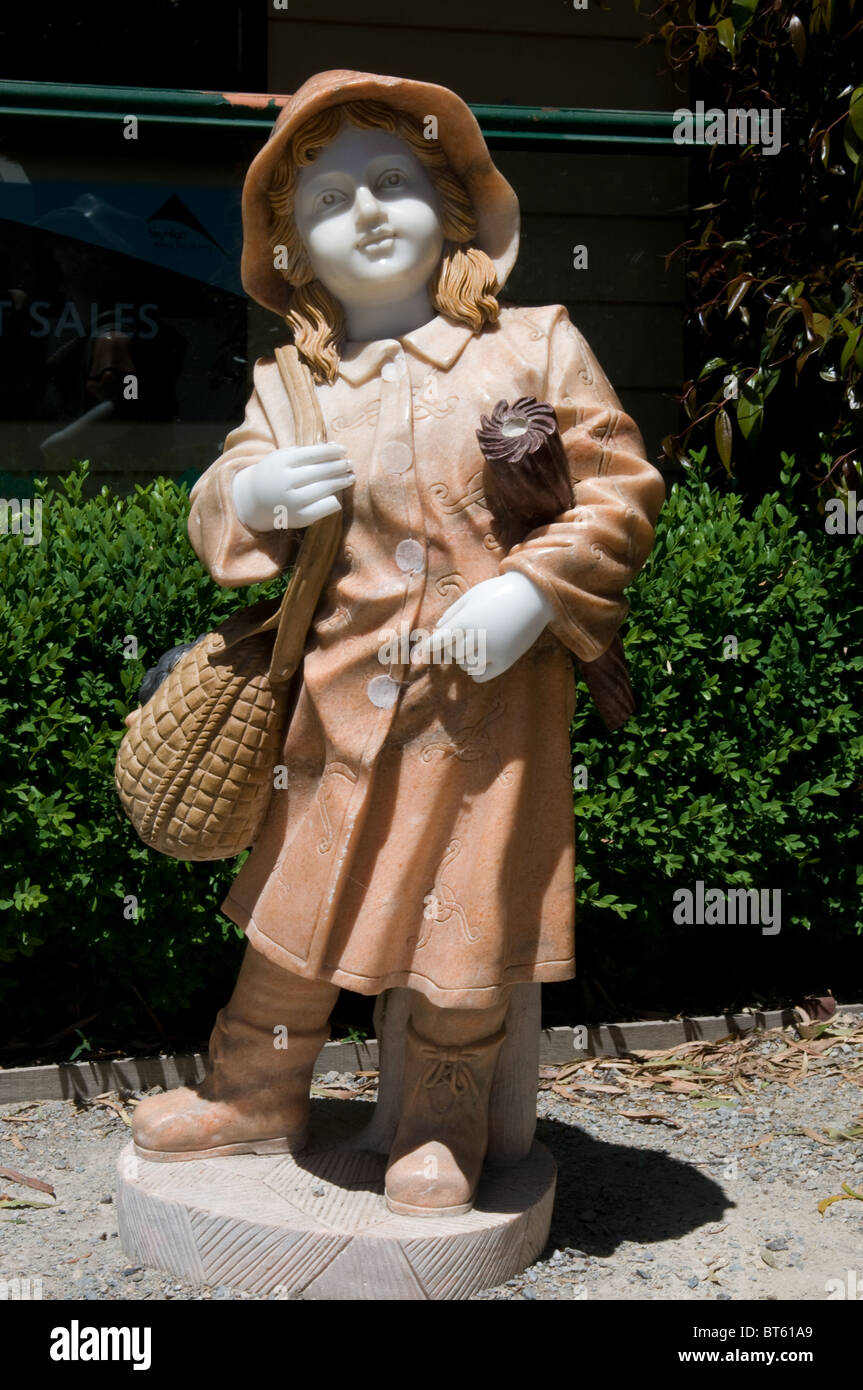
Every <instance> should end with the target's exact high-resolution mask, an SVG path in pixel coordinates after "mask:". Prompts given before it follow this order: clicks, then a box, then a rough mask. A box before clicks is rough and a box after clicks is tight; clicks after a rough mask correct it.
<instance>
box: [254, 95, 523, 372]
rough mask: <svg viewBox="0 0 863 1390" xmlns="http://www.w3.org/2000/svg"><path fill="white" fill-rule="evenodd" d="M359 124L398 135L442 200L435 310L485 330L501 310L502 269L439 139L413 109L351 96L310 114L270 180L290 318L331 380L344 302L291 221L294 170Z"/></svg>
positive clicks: (312, 362)
mask: <svg viewBox="0 0 863 1390" xmlns="http://www.w3.org/2000/svg"><path fill="white" fill-rule="evenodd" d="M346 121H348V122H350V124H351V125H353V126H356V127H357V128H358V129H360V130H371V129H378V130H386V131H388V132H390V133H391V134H393V135H398V136H400V137H401V139H402V140H404V141H405V143H406V144H407V145H408V147H409V148H410V150H411V151H412V153H413V154H414V155H415V156H416V157H417V159H418V160H419V161H420V162H421V163H422V165H423V166H424V167H425V169H426V170H427V171H428V174H429V177H430V178H431V180H432V183H433V184H434V188H435V191H436V193H437V195H438V199H439V202H440V207H441V222H442V229H443V234H444V248H443V253H442V255H441V259H440V261H439V263H438V266H437V269H436V270H435V273H434V275H433V276H432V278H431V280H430V281H429V284H428V292H429V298H430V300H431V303H432V305H433V307H434V308H435V309H436V310H437V311H438V313H443V314H447V315H448V316H449V317H450V318H453V319H455V320H457V322H459V323H464V324H467V325H468V326H469V327H470V328H471V329H472V330H473V332H474V333H480V332H481V331H482V329H483V327H484V326H485V324H487V323H495V322H496V321H497V317H498V313H499V305H498V302H497V299H496V293H497V290H498V288H499V286H498V281H497V273H496V271H495V268H494V264H493V262H492V261H491V259H490V258H489V257H488V256H487V255H486V254H485V252H484V251H481V250H480V249H479V247H477V246H475V245H474V244H473V242H474V238H475V236H476V218H475V215H474V211H473V206H472V204H471V200H470V197H469V195H468V193H467V190H466V189H465V187H464V184H463V183H462V182H461V180H460V179H459V178H457V176H456V175H455V174H454V173H453V170H452V168H451V166H450V163H449V160H448V159H447V157H446V154H445V152H444V150H443V148H442V146H441V144H440V142H439V141H437V140H427V139H426V138H425V135H424V133H423V129H422V126H421V125H420V123H419V121H418V120H416V119H415V117H413V116H410V115H408V114H407V112H404V111H399V110H397V109H396V108H395V107H392V106H387V105H386V104H385V103H383V102H379V101H348V102H343V103H341V104H340V105H338V106H331V107H328V108H327V109H326V110H324V111H319V112H318V113H317V115H315V116H312V117H311V118H310V119H309V120H308V121H306V123H305V124H304V125H302V126H301V127H300V129H299V130H298V131H297V132H296V133H295V134H294V136H293V138H292V140H291V142H290V145H289V147H288V150H287V152H286V156H285V158H284V159H283V161H282V163H281V165H280V166H279V169H278V171H277V173H276V176H275V178H274V179H273V182H272V184H271V185H270V187H269V189H268V191H267V196H268V199H269V203H270V208H271V221H270V234H271V237H272V242H273V248H274V251H275V248H276V247H278V248H284V253H285V254H284V258H283V259H284V264H283V265H282V266H281V267H280V273H281V274H282V275H283V276H284V278H285V279H286V280H287V281H288V282H289V283H290V284H291V285H292V286H293V293H292V295H291V299H290V303H289V306H288V310H287V313H286V314H285V319H286V321H287V323H288V324H289V326H290V327H291V329H292V330H293V334H294V342H295V343H296V346H297V348H298V349H299V351H300V352H301V353H302V355H303V357H305V358H306V360H307V362H308V363H309V366H310V367H311V369H312V371H313V372H314V374H315V376H316V377H317V379H318V380H320V381H327V382H332V381H334V380H335V376H336V372H337V370H338V364H339V357H340V354H341V349H342V345H343V343H344V339H345V319H344V312H343V310H342V306H341V304H340V303H339V301H338V300H337V299H336V298H335V296H334V295H332V294H330V292H329V290H327V289H326V288H325V287H324V285H322V284H321V282H320V280H318V279H317V278H316V276H315V273H314V270H313V269H312V265H311V262H310V261H309V258H308V255H307V252H306V248H305V246H304V244H303V241H302V238H301V237H300V234H299V232H298V230H297V226H296V222H295V221H294V215H293V208H294V198H295V196H296V190H297V175H298V172H299V170H300V169H301V168H304V167H305V166H307V165H309V164H313V163H314V162H315V160H316V159H317V158H318V156H319V155H320V153H321V151H322V150H323V149H324V148H325V147H326V146H327V145H328V144H330V142H331V141H332V140H334V139H335V137H336V135H338V133H339V131H340V130H341V128H342V126H343V125H344V124H345V122H346Z"/></svg>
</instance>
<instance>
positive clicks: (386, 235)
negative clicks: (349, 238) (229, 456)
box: [357, 227, 396, 251]
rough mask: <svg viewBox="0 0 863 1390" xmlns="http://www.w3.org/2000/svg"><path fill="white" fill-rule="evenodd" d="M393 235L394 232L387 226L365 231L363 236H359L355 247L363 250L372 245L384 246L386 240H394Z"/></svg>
mask: <svg viewBox="0 0 863 1390" xmlns="http://www.w3.org/2000/svg"><path fill="white" fill-rule="evenodd" d="M395 236H396V234H395V232H394V231H392V230H391V229H390V228H388V227H387V228H378V229H377V230H376V231H374V232H367V233H366V235H365V236H362V237H360V239H359V241H358V242H357V247H358V249H359V250H360V251H365V250H367V249H368V248H369V247H372V246H384V245H386V244H387V242H392V241H395Z"/></svg>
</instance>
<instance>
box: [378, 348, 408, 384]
mask: <svg viewBox="0 0 863 1390" xmlns="http://www.w3.org/2000/svg"><path fill="white" fill-rule="evenodd" d="M407 369H408V368H407V363H406V362H405V359H404V354H402V353H400V354H399V356H398V357H396V358H395V359H394V360H393V361H392V362H385V363H384V365H383V366H382V367H381V376H382V377H383V379H384V381H400V380H401V378H402V377H403V376H404V374H405V372H406V371H407Z"/></svg>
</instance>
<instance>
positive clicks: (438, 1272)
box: [117, 1101, 556, 1300]
mask: <svg viewBox="0 0 863 1390" xmlns="http://www.w3.org/2000/svg"><path fill="white" fill-rule="evenodd" d="M371 1109H372V1107H371V1106H367V1105H366V1104H363V1103H359V1102H351V1101H324V1102H317V1103H316V1104H315V1107H314V1111H315V1113H314V1116H313V1130H312V1133H313V1147H310V1148H309V1149H307V1150H305V1151H304V1152H303V1153H301V1154H296V1155H284V1154H278V1155H267V1156H263V1155H260V1156H259V1155H256V1154H243V1155H239V1156H237V1157H234V1158H212V1159H204V1160H200V1159H197V1160H192V1161H190V1162H186V1163H152V1162H149V1161H148V1160H146V1159H142V1158H138V1157H137V1155H136V1154H135V1152H134V1150H133V1148H132V1146H131V1144H129V1145H127V1147H126V1148H125V1149H124V1150H123V1152H122V1153H121V1155H120V1159H119V1164H118V1170H119V1183H118V1195H117V1215H118V1219H119V1225H120V1238H121V1242H122V1246H123V1250H124V1251H125V1253H126V1255H128V1257H129V1259H130V1260H133V1261H135V1262H136V1263H138V1264H141V1265H151V1266H155V1267H156V1268H157V1269H164V1270H166V1271H167V1272H168V1273H170V1274H173V1275H176V1276H177V1277H178V1278H180V1279H184V1280H186V1281H187V1282H188V1283H191V1284H196V1285H204V1284H207V1285H218V1284H222V1285H227V1286H228V1287H230V1288H235V1289H245V1290H248V1291H250V1292H252V1293H260V1294H268V1295H270V1296H271V1297H274V1298H321V1299H359V1300H376V1299H386V1300H392V1299H462V1298H468V1297H470V1295H471V1294H474V1293H477V1292H479V1290H481V1289H487V1288H491V1287H492V1286H493V1285H495V1284H500V1283H503V1282H504V1281H505V1280H506V1279H512V1278H513V1277H514V1276H515V1275H517V1274H520V1273H521V1272H522V1270H524V1269H525V1268H526V1267H527V1266H528V1265H529V1264H531V1263H532V1261H533V1260H535V1259H536V1258H537V1256H538V1255H539V1254H540V1252H541V1251H542V1249H543V1247H544V1245H545V1242H546V1240H547V1239H548V1230H549V1225H550V1222H551V1209H552V1203H553V1201H554V1188H555V1179H556V1169H555V1164H554V1160H553V1159H552V1157H551V1155H550V1154H549V1153H548V1151H547V1149H545V1148H543V1146H542V1145H541V1144H539V1143H536V1142H535V1143H534V1145H533V1147H532V1149H531V1151H530V1153H529V1154H528V1156H527V1158H525V1159H522V1161H521V1162H520V1163H515V1164H510V1165H506V1166H499V1167H494V1168H492V1167H487V1168H486V1170H485V1171H484V1173H483V1178H482V1181H481V1184H480V1188H479V1192H478V1194H477V1201H476V1205H475V1207H474V1209H473V1211H471V1212H468V1213H467V1214H466V1215H465V1216H451V1217H410V1216H396V1215H394V1214H393V1213H392V1212H391V1211H390V1210H389V1209H388V1207H387V1205H386V1202H385V1201H384V1195H383V1192H384V1172H385V1169H386V1156H385V1155H384V1154H380V1153H372V1152H369V1151H367V1150H365V1149H363V1148H362V1147H360V1143H361V1141H360V1140H359V1138H358V1134H357V1129H358V1127H359V1126H361V1125H362V1123H363V1122H364V1121H366V1120H368V1118H369V1112H370V1111H371Z"/></svg>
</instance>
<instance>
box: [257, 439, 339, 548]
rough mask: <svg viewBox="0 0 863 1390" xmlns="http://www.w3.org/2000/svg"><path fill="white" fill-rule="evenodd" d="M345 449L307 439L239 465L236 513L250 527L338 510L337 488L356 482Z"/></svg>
mask: <svg viewBox="0 0 863 1390" xmlns="http://www.w3.org/2000/svg"><path fill="white" fill-rule="evenodd" d="M345 454H346V451H345V449H344V447H343V445H341V444H308V445H303V446H300V447H291V448H287V449H276V450H275V452H274V453H272V454H267V455H266V456H265V457H264V458H262V459H259V460H258V462H257V463H253V464H251V465H250V466H249V467H248V468H241V469H240V471H239V472H238V473H236V474H235V476H234V482H233V497H234V507H235V509H236V512H237V516H238V517H239V518H240V520H241V521H242V522H243V524H244V525H245V526H248V527H249V529H250V530H252V531H275V530H277V529H285V528H287V529H292V528H295V527H299V526H310V525H311V523H312V522H313V521H320V519H321V517H324V516H330V515H331V514H332V513H333V512H337V511H340V510H341V503H340V501H339V499H338V497H337V496H336V493H337V492H339V491H340V490H341V489H342V488H346V487H350V485H351V483H352V482H353V481H354V474H353V471H352V469H351V465H350V463H349V462H348V460H347V458H346V456H345ZM277 508H278V509H283V510H277Z"/></svg>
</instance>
